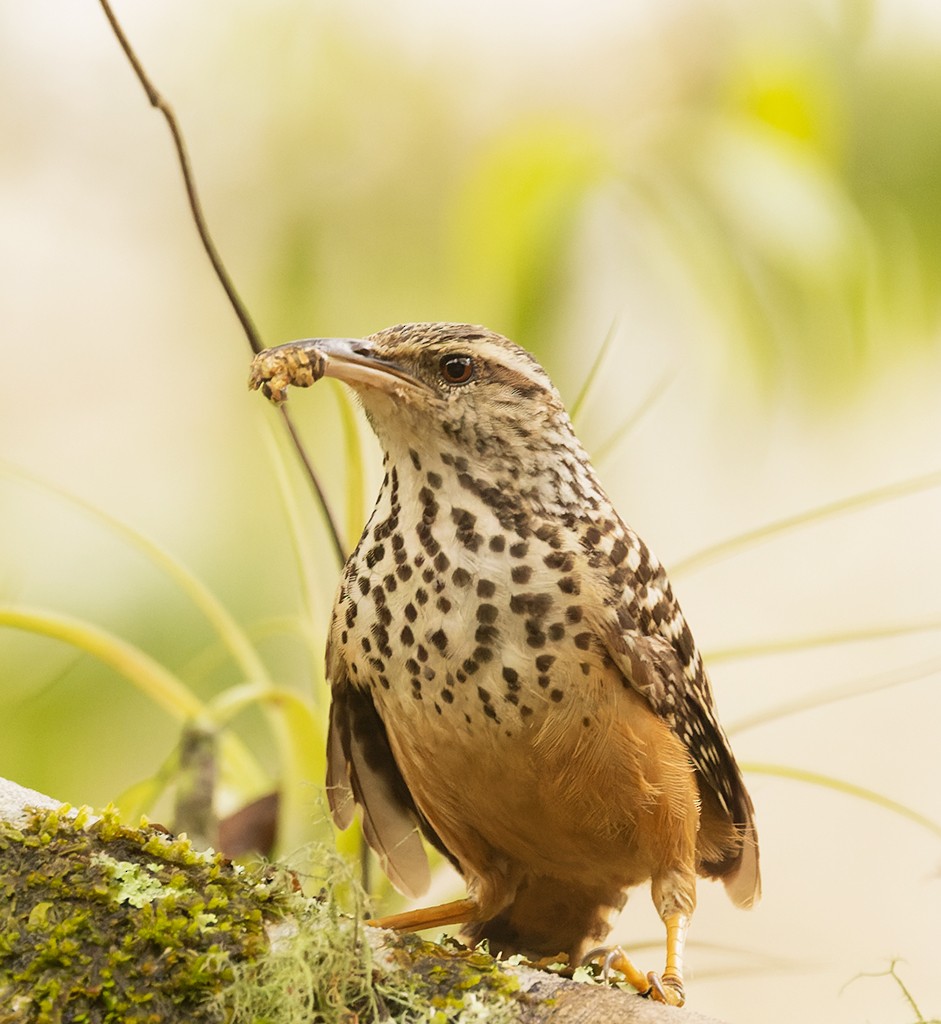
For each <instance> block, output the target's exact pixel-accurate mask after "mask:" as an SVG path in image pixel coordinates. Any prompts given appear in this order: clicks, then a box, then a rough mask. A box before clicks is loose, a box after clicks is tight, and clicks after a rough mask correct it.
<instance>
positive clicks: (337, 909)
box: [0, 810, 525, 1024]
mask: <svg viewBox="0 0 941 1024" xmlns="http://www.w3.org/2000/svg"><path fill="white" fill-rule="evenodd" d="M318 860H319V873H320V874H319V877H320V878H321V880H322V881H323V888H322V891H321V892H320V895H319V896H317V897H316V898H313V899H309V898H306V897H303V896H302V895H300V894H299V893H296V892H294V891H293V887H294V884H293V883H294V880H293V876H287V878H286V879H277V878H273V877H272V876H271V874H270V872H269V873H268V874H267V875H265V876H262V875H261V874H260V873H257V872H252V871H248V870H245V869H242V868H239V867H236V866H233V865H232V864H231V863H229V862H228V861H226V860H224V859H223V858H222V857H220V856H217V855H214V854H205V853H199V852H197V851H196V850H194V849H193V848H192V847H191V846H190V844H189V843H188V842H187V841H186V840H185V839H177V838H174V837H172V836H169V835H167V834H166V833H164V832H162V831H160V830H158V829H155V828H152V827H142V828H140V829H131V828H127V827H125V826H123V825H121V823H120V822H119V821H118V820H117V817H116V816H115V815H113V814H110V813H106V814H105V815H104V816H103V817H102V818H101V819H100V820H98V821H95V822H90V821H89V818H88V816H87V814H85V813H81V812H80V813H79V815H78V816H75V817H73V816H70V815H69V814H67V813H64V810H63V811H59V812H52V813H42V814H38V815H36V816H35V817H34V818H33V819H32V820H31V821H29V822H28V823H27V824H25V825H23V826H21V827H19V828H15V827H13V826H11V825H9V824H3V823H0V1024H14V1022H15V1024H99V1022H100V1024H118V1022H120V1024H163V1022H171V1021H187V1022H188V1024H190V1022H192V1024H203V1022H206V1024H216V1022H219V1024H350V1022H363V1024H365V1022H372V1021H388V1020H390V1019H391V1020H395V1021H400V1022H402V1024H417V1022H422V1024H476V1022H478V1021H484V1020H486V1021H487V1022H488V1024H503V1022H509V1021H511V1020H515V1019H516V1018H517V1013H516V1011H517V1010H518V1006H517V1002H518V1000H519V999H522V998H525V997H523V996H521V995H520V993H519V992H518V983H517V981H516V979H515V978H514V977H512V975H507V974H505V973H504V972H503V971H502V970H501V965H500V964H499V963H498V962H496V961H494V960H493V959H492V958H491V957H490V956H488V955H487V954H486V953H483V952H480V951H469V950H464V949H463V948H460V949H458V948H454V947H451V948H447V949H446V948H443V947H441V946H436V945H434V944H433V943H429V942H424V941H422V940H421V939H419V938H417V937H416V936H401V937H394V936H390V937H389V941H388V944H387V945H385V946H383V947H382V948H381V949H380V950H379V951H378V952H376V951H375V950H374V949H373V947H372V945H371V944H370V942H369V941H368V939H367V932H366V928H365V926H364V924H363V920H362V919H363V916H364V909H363V903H364V897H363V894H362V892H361V890H360V889H359V888H358V886H357V885H356V883H355V880H354V879H353V878H352V877H351V876H350V873H349V869H348V867H347V866H346V865H345V864H344V863H343V861H341V860H340V858H339V857H338V856H337V855H336V854H331V853H328V852H326V851H321V852H319V853H318ZM341 901H342V904H343V905H344V906H347V907H348V908H349V911H350V912H344V910H343V909H342V908H341Z"/></svg>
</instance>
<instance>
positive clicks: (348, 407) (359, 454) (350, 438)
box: [333, 387, 366, 551]
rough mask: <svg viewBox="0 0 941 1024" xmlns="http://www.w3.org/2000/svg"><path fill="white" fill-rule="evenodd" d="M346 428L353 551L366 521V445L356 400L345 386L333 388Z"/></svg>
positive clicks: (348, 511) (348, 510) (349, 538)
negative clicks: (355, 410)
mask: <svg viewBox="0 0 941 1024" xmlns="http://www.w3.org/2000/svg"><path fill="white" fill-rule="evenodd" d="M333 393H334V395H336V399H337V404H338V406H339V410H340V423H341V424H342V427H343V449H344V465H345V468H346V547H347V550H348V551H349V550H352V548H353V545H354V544H355V542H356V539H357V538H358V537H359V535H360V533H362V531H363V524H364V523H365V522H366V496H365V493H364V492H365V485H364V473H363V444H362V438H361V437H360V433H359V424H358V423H357V421H356V414H355V413H354V411H353V401H352V399H351V398H350V396H349V394H348V393H347V391H346V389H344V388H342V387H335V388H334V389H333Z"/></svg>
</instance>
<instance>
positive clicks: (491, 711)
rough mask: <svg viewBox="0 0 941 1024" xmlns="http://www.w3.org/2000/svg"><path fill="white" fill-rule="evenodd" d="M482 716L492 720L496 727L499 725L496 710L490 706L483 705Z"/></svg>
mask: <svg viewBox="0 0 941 1024" xmlns="http://www.w3.org/2000/svg"><path fill="white" fill-rule="evenodd" d="M484 714H485V715H486V716H487V717H488V718H492V719H493V720H494V721H495V722H496V723H497V724H498V725H499V724H500V719H499V717H498V716H497V711H496V708H495V707H494V706H493V705H492V704H484Z"/></svg>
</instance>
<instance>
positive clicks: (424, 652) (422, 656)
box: [415, 644, 428, 661]
mask: <svg viewBox="0 0 941 1024" xmlns="http://www.w3.org/2000/svg"><path fill="white" fill-rule="evenodd" d="M415 656H416V657H417V658H418V660H419V661H427V660H428V649H427V648H426V647H425V645H424V644H419V645H418V646H417V647H416V648H415Z"/></svg>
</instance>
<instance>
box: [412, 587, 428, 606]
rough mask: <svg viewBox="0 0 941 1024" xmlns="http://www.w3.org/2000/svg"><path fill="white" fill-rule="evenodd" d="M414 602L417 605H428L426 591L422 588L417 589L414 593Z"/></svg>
mask: <svg viewBox="0 0 941 1024" xmlns="http://www.w3.org/2000/svg"><path fill="white" fill-rule="evenodd" d="M415 600H416V601H417V602H418V603H419V604H427V603H428V591H427V590H425V588H424V587H419V588H418V590H416V591H415Z"/></svg>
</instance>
